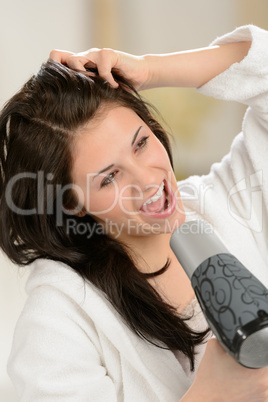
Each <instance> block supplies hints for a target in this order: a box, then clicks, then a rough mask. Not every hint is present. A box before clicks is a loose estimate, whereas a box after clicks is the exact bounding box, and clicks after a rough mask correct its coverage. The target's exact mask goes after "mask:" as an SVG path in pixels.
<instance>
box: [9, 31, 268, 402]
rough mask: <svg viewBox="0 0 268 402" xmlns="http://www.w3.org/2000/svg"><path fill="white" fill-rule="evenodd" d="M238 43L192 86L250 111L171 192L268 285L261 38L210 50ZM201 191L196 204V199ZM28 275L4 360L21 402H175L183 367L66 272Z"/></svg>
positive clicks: (50, 267) (43, 267)
mask: <svg viewBox="0 0 268 402" xmlns="http://www.w3.org/2000/svg"><path fill="white" fill-rule="evenodd" d="M247 40H252V46H251V48H250V51H249V54H248V55H247V56H246V57H245V59H244V60H242V61H241V62H240V63H235V64H233V65H232V66H231V67H230V68H229V69H228V70H227V71H225V72H224V73H222V74H220V75H219V76H217V77H215V78H214V79H212V80H211V81H210V82H209V83H207V84H206V85H204V86H203V87H202V88H200V92H202V93H204V94H206V95H209V96H214V97H217V98H220V99H226V100H235V101H239V102H242V103H245V104H248V105H249V106H250V107H249V109H248V110H247V113H246V116H245V119H244V121H243V133H241V134H239V135H238V136H237V137H236V138H235V140H234V142H233V144H232V148H231V151H230V153H229V155H227V156H226V157H225V158H223V160H222V162H221V163H217V164H214V165H213V166H212V168H211V171H210V173H209V174H208V175H206V176H202V177H198V176H193V177H190V178H189V179H187V180H185V181H183V182H179V183H178V186H179V188H180V190H181V191H182V194H183V196H184V204H185V207H186V210H187V212H188V218H191V219H195V218H198V217H202V218H203V219H205V220H206V221H208V222H210V223H211V224H212V225H213V227H214V229H215V231H216V232H217V233H218V235H219V236H220V237H221V239H222V241H223V242H224V243H225V245H226V247H227V248H228V249H229V250H230V252H232V253H233V254H234V255H236V256H237V257H238V259H240V261H241V262H242V263H243V264H244V265H245V266H246V267H247V268H248V269H250V270H251V271H252V272H253V273H254V274H255V275H256V276H257V277H258V278H259V279H260V280H261V281H262V282H263V283H265V285H266V286H268V258H267V257H268V253H267V249H268V247H267V243H268V241H267V227H268V222H267V207H268V32H266V31H264V30H261V29H259V28H257V27H254V26H246V27H241V28H238V29H237V30H235V31H234V32H233V33H231V34H228V35H225V36H224V37H222V38H219V39H218V40H216V41H215V42H214V43H213V44H223V43H228V42H238V41H247ZM206 186H209V187H206ZM202 188H203V189H204V188H206V189H207V191H206V193H205V203H204V205H203V204H202V205H200V197H197V194H198V191H201V189H202ZM193 189H195V192H194V194H195V195H194V196H193ZM197 198H199V200H198V199H197ZM190 211H191V213H190ZM30 271H31V274H30V277H29V280H28V283H27V287H26V290H27V293H28V295H29V297H28V300H27V302H26V305H25V307H24V309H23V312H22V314H21V316H20V318H19V320H18V323H17V326H16V330H15V334H14V341H13V346H12V350H11V354H10V358H9V362H8V372H9V375H10V377H11V379H12V381H13V383H14V386H15V387H16V390H17V392H18V395H19V398H20V401H21V402H48V401H51V402H57V401H59V402H85V401H92V402H93V401H94V402H106V401H107V402H113V401H125V402H131V401H133V402H134V401H135V402H136V401H139V402H142V401H151V402H153V401H154V402H155V401H162V402H173V401H174V402H177V401H178V400H179V399H180V398H181V397H182V396H183V394H184V393H185V392H186V391H187V389H188V388H189V386H190V385H191V383H192V381H193V377H194V375H190V374H189V370H188V369H187V364H185V361H183V359H180V357H179V359H180V360H178V359H177V357H178V356H177V357H176V356H175V354H174V353H173V352H172V351H169V350H162V349H159V348H157V347H155V346H153V345H151V344H149V343H147V342H146V341H143V340H141V339H140V338H138V337H137V336H136V335H135V334H134V333H133V332H132V331H131V330H130V329H129V328H128V327H127V326H126V325H125V323H124V322H123V321H122V319H121V317H120V316H119V314H118V313H117V312H116V311H115V310H114V308H113V307H112V306H111V305H110V304H109V302H108V301H107V300H106V299H105V297H104V296H103V294H102V293H101V292H100V291H98V290H96V289H95V288H94V287H93V286H92V285H91V284H89V283H86V284H84V282H83V280H82V279H81V278H80V277H79V276H78V275H77V274H76V273H75V272H74V271H73V270H72V269H71V268H69V267H68V266H66V265H64V264H61V263H58V262H53V261H49V260H38V261H36V262H35V263H33V264H32V266H31V267H30ZM196 311H197V312H198V306H197V308H196ZM200 314H201V315H202V313H200V312H199V314H197V316H198V317H199V318H200ZM197 316H196V317H197ZM196 317H195V318H194V319H193V322H192V325H193V326H196V325H198V322H195V321H194V320H196ZM197 321H198V320H197ZM201 321H202V317H201Z"/></svg>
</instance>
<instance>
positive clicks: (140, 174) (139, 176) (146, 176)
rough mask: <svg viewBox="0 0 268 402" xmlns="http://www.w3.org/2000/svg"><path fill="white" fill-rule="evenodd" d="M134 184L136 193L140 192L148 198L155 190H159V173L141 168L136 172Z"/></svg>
mask: <svg viewBox="0 0 268 402" xmlns="http://www.w3.org/2000/svg"><path fill="white" fill-rule="evenodd" d="M132 183H133V184H134V186H133V191H134V192H137V191H139V192H140V193H142V194H143V195H144V196H147V195H149V194H150V193H152V192H153V190H155V191H157V190H158V188H159V186H160V184H161V178H160V175H159V172H158V173H157V172H156V171H154V169H152V168H150V169H149V168H147V169H146V168H139V169H136V171H135V175H134V176H133V180H132Z"/></svg>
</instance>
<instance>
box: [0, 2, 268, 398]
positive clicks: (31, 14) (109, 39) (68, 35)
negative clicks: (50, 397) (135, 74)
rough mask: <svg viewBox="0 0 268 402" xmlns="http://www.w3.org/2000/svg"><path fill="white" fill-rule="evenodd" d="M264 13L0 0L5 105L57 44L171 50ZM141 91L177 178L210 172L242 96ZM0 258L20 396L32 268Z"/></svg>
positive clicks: (236, 122)
mask: <svg viewBox="0 0 268 402" xmlns="http://www.w3.org/2000/svg"><path fill="white" fill-rule="evenodd" d="M267 15H268V1H267V0H254V1H253V0H224V1H223V0H202V1H200V0H187V1H185V0H166V1H163V0H91V1H90V0H46V1H42V0H23V1H21V0H6V1H5V0H0V37H1V41H0V54H1V63H0V89H1V90H0V105H1V104H3V103H4V102H5V101H6V100H7V99H8V98H9V97H10V96H11V95H12V94H13V93H14V92H15V91H16V90H17V89H18V88H19V87H20V86H21V84H22V83H23V82H24V81H25V80H26V79H27V78H28V77H29V75H30V74H32V73H33V72H34V71H36V69H37V68H38V67H39V65H40V64H41V62H42V61H44V60H45V59H46V58H47V57H48V53H49V51H50V50H51V49H52V48H63V49H69V50H74V51H79V50H84V49H86V48H88V47H93V46H96V47H102V46H105V47H115V48H118V49H120V50H124V51H127V52H132V53H134V54H135V53H136V54H143V53H146V52H149V53H156V52H171V51H175V50H183V49H188V48H195V47H200V46H205V45H207V44H209V43H210V42H211V41H212V40H213V39H214V38H215V37H216V36H217V35H221V34H223V33H225V32H227V31H230V30H232V29H234V28H235V27H236V26H238V25H242V24H247V23H254V24H257V25H260V26H261V27H263V28H266V29H268V19H267ZM144 95H145V96H146V97H148V98H149V99H150V100H152V101H153V102H154V103H155V104H156V106H157V107H158V108H159V109H160V111H161V113H162V114H163V117H164V118H165V120H166V121H167V122H168V123H169V126H170V128H171V130H172V132H173V133H174V135H175V137H176V144H175V145H174V154H175V165H176V171H177V176H178V178H179V177H184V176H186V175H189V174H192V173H202V172H204V173H205V172H207V171H208V169H209V166H210V165H211V163H212V162H214V161H216V160H220V158H221V157H222V156H223V154H225V153H226V152H227V151H228V149H229V146H230V143H231V141H232V138H233V137H234V136H235V134H236V133H237V132H238V131H239V130H240V126H241V117H242V113H243V111H244V108H243V107H240V106H239V105H237V104H234V103H229V104H226V103H224V102H220V101H214V100H212V99H210V98H205V97H203V96H201V95H199V94H197V93H195V92H194V91H192V90H188V91H187V90H182V89H174V90H173V89H169V90H167V89H158V90H155V91H151V92H150V93H144ZM0 266H1V269H0V320H1V322H0V325H1V331H0V356H1V360H0V400H1V401H5V402H13V401H16V400H17V398H16V397H15V394H14V390H13V388H12V386H11V383H10V380H9V379H8V377H7V375H6V373H5V366H6V360H7V357H8V354H9V350H10V347H11V339H12V333H13V330H14V326H15V323H16V320H17V318H18V316H19V314H20V311H21V309H22V307H23V304H24V301H25V293H24V282H25V279H26V277H27V273H26V274H25V275H23V272H24V270H21V271H20V273H18V270H17V268H16V267H15V266H13V265H12V264H11V263H9V262H7V260H6V259H5V258H4V257H0ZM21 276H22V278H21Z"/></svg>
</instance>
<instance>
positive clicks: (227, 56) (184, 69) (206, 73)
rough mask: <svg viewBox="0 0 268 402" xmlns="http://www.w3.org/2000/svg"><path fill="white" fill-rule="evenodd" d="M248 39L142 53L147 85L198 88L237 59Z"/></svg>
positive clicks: (246, 50) (238, 59)
mask: <svg viewBox="0 0 268 402" xmlns="http://www.w3.org/2000/svg"><path fill="white" fill-rule="evenodd" d="M250 45H251V42H237V43H229V44H227V45H222V46H213V47H207V48H202V49H196V50H189V51H186V52H178V53H170V54H163V55H146V56H145V57H144V58H145V62H147V63H148V66H149V72H150V81H149V85H150V87H174V86H175V87H194V88H198V87H200V86H202V85H204V84H205V83H207V82H208V81H210V80H211V79H212V78H214V77H215V76H216V75H218V74H220V73H222V72H223V71H225V70H227V69H228V68H229V67H230V65H231V64H233V63H236V62H240V61H241V60H242V59H243V58H244V57H245V56H246V55H247V53H248V50H249V48H250Z"/></svg>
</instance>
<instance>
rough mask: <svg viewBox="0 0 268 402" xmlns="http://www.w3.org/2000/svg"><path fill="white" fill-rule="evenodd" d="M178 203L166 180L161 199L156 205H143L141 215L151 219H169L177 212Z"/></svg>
mask: <svg viewBox="0 0 268 402" xmlns="http://www.w3.org/2000/svg"><path fill="white" fill-rule="evenodd" d="M176 203H177V200H176V197H175V194H174V192H173V190H172V188H171V186H170V185H169V184H168V183H167V181H166V180H164V190H163V193H162V195H161V197H160V198H159V199H158V200H157V201H156V202H155V203H151V204H149V205H146V204H143V205H142V206H141V208H140V213H141V214H142V215H145V216H148V217H150V218H156V219H158V218H167V217H168V216H170V215H172V214H173V212H174V211H175V208H176Z"/></svg>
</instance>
